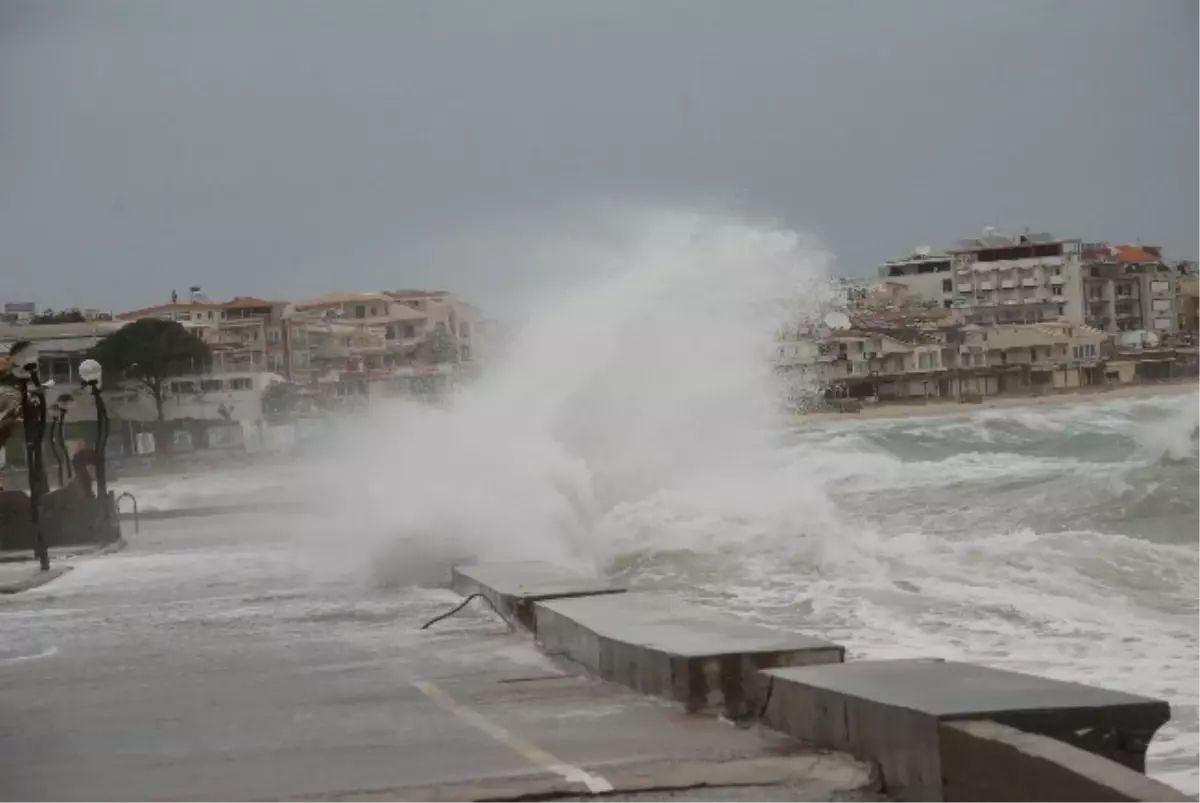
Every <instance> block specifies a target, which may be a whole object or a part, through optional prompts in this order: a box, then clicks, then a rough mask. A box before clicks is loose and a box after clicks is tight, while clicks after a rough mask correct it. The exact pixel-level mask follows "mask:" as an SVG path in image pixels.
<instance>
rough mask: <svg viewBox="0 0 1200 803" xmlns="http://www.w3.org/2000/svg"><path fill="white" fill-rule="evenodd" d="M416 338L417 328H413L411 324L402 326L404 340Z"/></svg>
mask: <svg viewBox="0 0 1200 803" xmlns="http://www.w3.org/2000/svg"><path fill="white" fill-rule="evenodd" d="M416 336H417V327H415V326H413V325H412V324H411V323H406V324H404V339H405V340H411V339H412V338H414V337H416Z"/></svg>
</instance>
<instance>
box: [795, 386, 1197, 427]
mask: <svg viewBox="0 0 1200 803" xmlns="http://www.w3.org/2000/svg"><path fill="white" fill-rule="evenodd" d="M1198 387H1200V386H1198V384H1197V381H1196V380H1195V379H1191V378H1189V379H1186V380H1179V381H1176V382H1155V383H1152V384H1145V385H1126V386H1121V387H1114V388H1103V387H1085V388H1079V389H1077V390H1073V391H1070V392H1066V393H1054V394H1048V395H1046V396H999V397H992V398H986V399H984V401H983V402H981V403H979V404H962V403H960V402H956V401H929V402H926V403H923V404H922V403H914V404H907V403H901V402H883V403H881V404H867V405H864V406H863V409H862V410H861V411H860V412H858V413H839V412H835V411H832V410H821V411H818V412H812V413H802V414H800V415H799V416H798V417H799V418H800V419H802V420H806V421H807V420H826V419H836V420H843V421H854V420H857V419H864V418H907V417H909V416H926V415H955V414H961V413H971V412H976V411H978V410H996V409H1002V408H1008V407H1045V406H1048V405H1060V404H1082V403H1087V402H1102V401H1111V400H1113V399H1127V398H1139V397H1144V396H1162V395H1177V394H1183V393H1195V392H1196V391H1197V388H1198Z"/></svg>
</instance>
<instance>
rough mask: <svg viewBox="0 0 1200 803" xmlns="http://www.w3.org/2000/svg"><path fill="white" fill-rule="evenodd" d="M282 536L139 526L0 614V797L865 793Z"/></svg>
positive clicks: (282, 527)
mask: <svg viewBox="0 0 1200 803" xmlns="http://www.w3.org/2000/svg"><path fill="white" fill-rule="evenodd" d="M290 529H291V528H290V527H289V523H288V521H287V520H286V517H283V516H280V515H279V514H273V515H257V516H256V515H253V514H246V513H242V514H237V515H229V516H209V517H203V518H195V519H170V520H162V521H154V522H147V523H144V524H143V527H142V532H141V533H140V534H139V535H138V536H136V537H130V539H129V540H130V544H129V546H128V547H127V548H126V549H125V550H124V551H122V552H120V553H117V554H110V555H104V556H98V557H94V558H88V559H81V560H79V561H77V562H74V569H73V571H71V572H69V573H68V574H66V575H64V576H62V577H60V578H58V579H57V580H55V581H54V582H52V583H50V584H48V585H46V586H43V587H41V588H38V589H34V590H31V591H26V592H23V593H21V594H17V595H13V596H11V597H5V598H3V599H0V755H3V756H4V764H3V768H2V769H0V797H3V798H5V799H31V800H36V799H63V800H70V799H88V800H115V799H121V800H144V799H226V800H228V799H235V800H236V799H242V800H245V799H272V798H307V799H343V798H344V799H355V798H357V799H372V798H376V799H425V800H428V799H480V798H485V797H486V798H491V799H504V798H515V797H520V796H528V795H537V796H545V797H555V796H557V797H564V798H566V797H572V798H574V797H581V796H588V795H590V794H596V793H611V792H612V791H613V790H615V793H616V794H622V793H627V794H631V795H634V794H642V795H647V794H648V795H654V794H658V793H659V792H662V793H664V794H665V793H667V792H670V790H672V789H674V790H677V791H675V792H670V794H671V795H672V796H673V797H674V799H688V794H689V792H688V791H687V790H689V789H692V790H695V789H698V788H701V787H712V786H717V787H722V786H725V787H729V788H730V789H731V790H733V789H735V788H737V789H743V788H746V786H747V784H764V783H766V784H777V785H778V787H779V791H780V792H782V790H783V789H789V790H793V793H794V794H796V795H800V794H801V791H802V792H803V795H806V796H811V799H828V798H829V797H832V796H835V795H836V796H839V797H841V798H843V799H844V798H845V797H846V796H847V795H850V796H854V795H856V794H858V793H857V792H854V791H852V790H855V789H857V788H858V787H860V786H862V785H863V784H864V783H865V781H866V770H865V768H864V767H862V766H861V765H858V764H856V763H854V762H852V761H850V760H849V759H846V758H844V757H841V756H837V755H823V756H814V755H813V754H811V753H806V752H805V751H804V750H802V749H800V748H799V746H798V745H795V744H794V743H792V742H790V741H789V740H787V739H785V738H783V737H781V736H779V735H778V734H773V733H770V732H767V731H763V730H760V729H756V728H754V729H745V730H743V729H738V728H735V727H733V726H732V725H729V724H728V723H724V722H720V721H717V720H713V719H708V718H703V717H699V716H692V715H688V714H685V713H684V712H683V711H682V710H680V709H678V708H676V707H674V706H671V705H668V704H665V703H662V702H659V701H656V700H651V699H648V698H645V697H642V696H639V695H636V694H634V693H632V692H629V691H626V690H624V689H622V688H619V687H616V686H613V685H611V684H606V683H600V682H597V681H595V680H592V679H588V678H585V677H582V676H580V675H579V673H578V672H576V671H574V670H573V669H572V668H570V667H568V666H565V665H563V664H560V663H557V662H556V661H555V660H554V659H551V658H548V657H546V656H543V655H541V654H539V653H538V652H537V651H536V649H535V648H534V646H533V644H532V642H531V641H530V639H529V638H528V636H525V635H521V634H513V633H510V632H509V631H508V629H507V627H506V626H505V625H504V624H503V623H502V622H501V621H500V620H499V619H497V618H495V617H494V615H492V614H490V613H489V612H487V611H486V610H484V609H479V610H475V609H473V608H467V609H465V610H464V611H463V612H462V613H461V614H458V615H456V616H454V617H452V618H450V619H447V620H446V621H444V622H441V623H440V624H438V625H437V626H436V627H435V628H433V629H431V630H428V631H421V630H419V626H420V625H421V624H422V623H424V622H425V621H428V620H429V619H430V618H432V617H433V616H435V615H437V614H438V613H441V612H443V611H445V610H447V609H449V608H450V607H452V606H453V605H454V604H456V603H457V601H458V597H457V596H455V595H454V594H452V593H451V592H449V591H446V590H442V589H404V590H395V589H393V590H387V589H377V588H373V587H372V586H371V585H370V584H369V583H366V582H364V581H363V580H362V578H361V577H360V576H359V574H358V573H357V572H356V571H354V569H355V568H359V569H361V568H362V564H363V563H364V561H363V560H346V558H347V555H346V551H345V548H344V547H342V546H341V545H339V543H338V542H337V536H336V534H331V537H330V541H329V543H328V544H327V545H326V546H325V547H324V548H321V549H313V548H312V545H311V544H307V545H298V544H296V543H293V542H292V541H291V540H289V537H288V533H289V531H290ZM351 557H354V556H351ZM334 567H340V568H338V569H336V570H335V568H334ZM708 794H710V793H708ZM789 794H790V793H789ZM696 796H697V797H699V796H700V793H699V792H696ZM710 797H711V794H710Z"/></svg>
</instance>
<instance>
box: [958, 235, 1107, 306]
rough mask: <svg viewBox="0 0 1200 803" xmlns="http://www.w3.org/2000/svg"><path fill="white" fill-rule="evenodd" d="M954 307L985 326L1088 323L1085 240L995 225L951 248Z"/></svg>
mask: <svg viewBox="0 0 1200 803" xmlns="http://www.w3.org/2000/svg"><path fill="white" fill-rule="evenodd" d="M947 252H948V253H949V255H950V260H951V265H952V268H953V273H954V291H955V295H954V300H953V307H954V308H955V309H956V310H959V311H960V312H961V313H962V315H963V318H964V320H966V321H968V322H970V323H978V324H983V325H990V324H1018V323H1023V324H1030V323H1041V322H1043V321H1053V320H1064V321H1071V322H1073V323H1080V324H1082V323H1083V322H1084V318H1085V313H1084V300H1083V284H1082V281H1081V258H1082V243H1081V242H1080V241H1079V240H1078V239H1071V238H1061V237H1056V236H1054V235H1053V234H1049V233H1046V232H1039V233H1029V232H1026V233H1024V234H1018V235H1006V234H1001V233H999V232H997V231H996V230H995V229H992V228H988V229H985V230H984V233H983V236H981V237H978V238H975V239H968V240H960V241H959V242H958V243H957V244H956V245H955V246H954V247H953V248H949V249H947Z"/></svg>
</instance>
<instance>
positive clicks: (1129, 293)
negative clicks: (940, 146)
mask: <svg viewBox="0 0 1200 803" xmlns="http://www.w3.org/2000/svg"><path fill="white" fill-rule="evenodd" d="M878 275H879V279H878V281H877V282H875V283H874V284H873V285H871V286H870V287H868V288H866V289H861V288H860V289H859V290H858V291H857V292H856V293H855V294H853V295H852V296H851V295H848V296H847V303H848V305H849V310H850V315H849V318H848V320H847V321H846V322H845V326H843V327H841V328H839V329H834V328H831V327H829V326H817V327H812V328H810V329H809V330H807V331H803V332H800V331H797V332H793V333H788V334H786V335H785V336H784V337H782V338H781V341H780V345H779V362H780V366H781V369H782V370H785V371H789V372H791V373H793V375H794V376H795V377H796V378H797V379H798V380H800V384H801V385H802V386H807V387H809V388H817V389H818V391H819V392H820V393H823V394H824V395H826V396H829V397H833V398H840V397H852V398H853V397H871V398H877V399H889V398H890V399H914V398H915V399H923V398H933V397H941V398H957V399H962V400H975V399H977V398H980V397H982V396H988V395H995V394H1005V393H1018V394H1027V393H1042V392H1052V391H1055V390H1066V389H1071V388H1075V387H1080V386H1089V385H1092V386H1107V385H1110V384H1113V383H1119V382H1132V381H1141V380H1146V381H1153V380H1161V379H1169V378H1173V377H1176V376H1181V375H1190V374H1191V373H1194V372H1195V369H1196V353H1195V347H1194V343H1195V340H1194V338H1193V337H1192V335H1190V334H1188V333H1189V332H1194V331H1195V327H1196V318H1197V313H1196V302H1195V293H1196V289H1195V288H1196V279H1195V265H1194V264H1192V263H1187V262H1176V263H1172V262H1169V261H1167V260H1166V259H1165V258H1164V257H1163V254H1162V252H1161V250H1160V249H1158V248H1156V247H1154V246H1145V245H1133V244H1108V243H1084V242H1083V241H1082V240H1080V239H1078V238H1064V237H1058V236H1056V235H1053V234H1050V233H1046V232H1024V233H1022V234H1017V235H1009V234H1003V233H1001V232H999V231H997V230H995V229H992V228H988V229H985V230H984V232H983V234H982V235H981V236H980V237H977V238H971V239H966V240H960V241H958V242H957V243H955V244H954V245H953V246H952V247H949V248H946V249H944V251H941V252H938V251H935V250H934V249H932V248H929V247H920V248H917V249H914V251H913V253H912V254H911V255H909V256H907V257H904V258H902V259H896V260H891V261H888V262H885V263H884V264H883V265H881V266H880V267H879V269H878ZM1189 294H1190V295H1189ZM1189 299H1190V300H1189Z"/></svg>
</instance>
